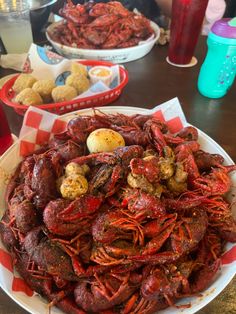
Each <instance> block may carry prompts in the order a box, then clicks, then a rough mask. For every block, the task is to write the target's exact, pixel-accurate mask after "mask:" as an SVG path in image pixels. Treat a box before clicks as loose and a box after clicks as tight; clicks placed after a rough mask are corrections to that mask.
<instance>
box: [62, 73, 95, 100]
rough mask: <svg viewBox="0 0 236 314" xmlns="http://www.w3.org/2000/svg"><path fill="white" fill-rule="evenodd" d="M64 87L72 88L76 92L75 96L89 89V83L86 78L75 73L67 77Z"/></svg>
mask: <svg viewBox="0 0 236 314" xmlns="http://www.w3.org/2000/svg"><path fill="white" fill-rule="evenodd" d="M66 85H67V86H72V87H74V88H75V89H76V91H77V95H80V94H82V93H83V92H85V91H86V90H88V89H89V86H90V82H89V79H88V78H87V77H86V76H84V75H81V74H78V73H75V74H71V75H69V76H68V77H67V79H66Z"/></svg>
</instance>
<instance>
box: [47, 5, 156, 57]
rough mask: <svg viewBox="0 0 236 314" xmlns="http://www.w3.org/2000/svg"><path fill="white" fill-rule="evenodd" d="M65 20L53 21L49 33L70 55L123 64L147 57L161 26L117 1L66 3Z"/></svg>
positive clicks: (64, 53)
mask: <svg viewBox="0 0 236 314" xmlns="http://www.w3.org/2000/svg"><path fill="white" fill-rule="evenodd" d="M59 14H60V15H61V16H62V17H63V20H62V21H59V22H55V23H53V24H51V25H50V26H49V27H48V28H47V30H46V36H47V39H48V40H49V42H50V43H51V44H52V45H53V47H54V48H55V50H56V51H57V52H58V53H59V54H61V55H63V56H65V57H67V58H80V59H94V60H106V61H112V62H115V63H124V62H129V61H133V60H136V59H139V58H141V57H143V56H145V55H146V54H147V53H148V52H149V51H150V50H151V49H152V48H153V46H154V44H155V43H156V42H157V40H158V38H159V36H160V28H159V26H158V25H157V24H155V23H154V22H152V21H150V20H148V19H147V18H146V17H144V16H143V15H142V14H137V13H134V12H131V11H129V10H127V9H126V8H124V7H123V5H122V4H121V3H120V2H118V1H110V2H108V3H95V2H92V1H89V2H87V3H85V4H84V5H81V4H78V5H73V4H72V3H71V2H68V3H66V4H65V6H64V8H62V9H61V10H60V13H59Z"/></svg>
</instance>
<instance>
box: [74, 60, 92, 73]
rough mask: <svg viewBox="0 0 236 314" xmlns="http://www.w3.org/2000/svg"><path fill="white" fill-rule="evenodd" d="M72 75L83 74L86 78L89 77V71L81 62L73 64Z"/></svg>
mask: <svg viewBox="0 0 236 314" xmlns="http://www.w3.org/2000/svg"><path fill="white" fill-rule="evenodd" d="M70 70H71V74H76V73H78V74H81V75H84V76H88V71H87V68H86V66H85V65H83V64H81V63H79V62H73V61H72V62H71V66H70Z"/></svg>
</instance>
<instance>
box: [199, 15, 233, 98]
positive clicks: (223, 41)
mask: <svg viewBox="0 0 236 314" xmlns="http://www.w3.org/2000/svg"><path fill="white" fill-rule="evenodd" d="M207 45H208V52H207V55H206V58H205V60H204V62H203V64H202V66H201V69H200V73H199V77H198V90H199V92H200V93H201V94H202V95H204V96H206V97H209V98H220V97H223V96H224V95H225V94H226V93H227V91H228V90H229V88H230V87H231V85H232V84H233V82H234V79H235V75H236V18H233V19H228V18H224V19H221V20H219V21H217V22H215V23H214V24H213V26H212V28H211V31H210V32H209V34H208V38H207Z"/></svg>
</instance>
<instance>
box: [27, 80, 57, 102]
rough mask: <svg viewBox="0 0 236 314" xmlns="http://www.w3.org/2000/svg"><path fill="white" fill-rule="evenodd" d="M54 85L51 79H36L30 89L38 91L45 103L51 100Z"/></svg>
mask: <svg viewBox="0 0 236 314" xmlns="http://www.w3.org/2000/svg"><path fill="white" fill-rule="evenodd" d="M54 87H56V85H55V83H54V81H53V80H38V81H37V82H35V83H34V85H33V87H32V89H33V90H34V91H35V92H37V93H39V95H40V96H41V97H42V99H43V102H44V103H45V104H47V103H49V102H51V101H52V96H51V93H52V90H53V88H54Z"/></svg>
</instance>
